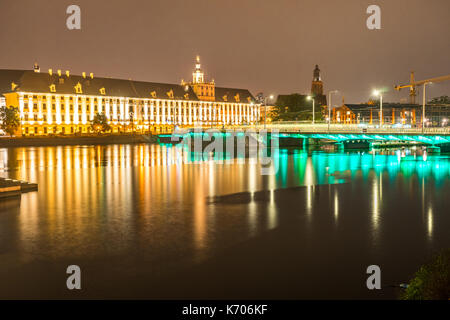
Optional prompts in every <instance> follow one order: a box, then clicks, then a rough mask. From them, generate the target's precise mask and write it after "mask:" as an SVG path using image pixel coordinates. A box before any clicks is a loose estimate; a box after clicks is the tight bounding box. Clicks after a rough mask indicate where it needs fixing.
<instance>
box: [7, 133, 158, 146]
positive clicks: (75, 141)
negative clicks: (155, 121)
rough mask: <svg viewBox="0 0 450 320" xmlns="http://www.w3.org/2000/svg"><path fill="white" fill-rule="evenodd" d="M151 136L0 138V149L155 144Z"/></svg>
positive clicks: (155, 140) (154, 139)
mask: <svg viewBox="0 0 450 320" xmlns="http://www.w3.org/2000/svg"><path fill="white" fill-rule="evenodd" d="M156 142H157V139H156V137H155V136H152V135H144V134H126V135H124V134H121V135H89V136H69V137H67V136H52V137H12V138H11V137H8V138H3V137H2V138H0V148H14V147H46V146H73V145H107V144H133V143H156Z"/></svg>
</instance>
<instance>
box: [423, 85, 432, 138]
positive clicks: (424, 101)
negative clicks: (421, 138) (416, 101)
mask: <svg viewBox="0 0 450 320" xmlns="http://www.w3.org/2000/svg"><path fill="white" fill-rule="evenodd" d="M427 84H431V82H425V83H424V84H423V106H422V133H423V132H425V123H426V119H425V107H426V105H427V94H426V91H427Z"/></svg>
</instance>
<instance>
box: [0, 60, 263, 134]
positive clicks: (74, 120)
mask: <svg viewBox="0 0 450 320" xmlns="http://www.w3.org/2000/svg"><path fill="white" fill-rule="evenodd" d="M0 94H2V95H3V98H4V99H2V104H4V105H6V106H14V107H17V108H18V110H19V115H20V123H21V127H20V129H19V131H18V133H17V134H18V135H25V136H29V135H34V136H38V135H51V134H62V135H72V134H88V133H90V132H92V128H91V121H92V120H93V119H94V117H95V115H96V114H104V115H105V116H106V118H107V120H108V123H109V125H110V126H111V131H112V133H123V132H142V133H154V134H158V133H170V132H172V131H173V130H174V128H175V127H180V128H192V127H204V128H206V127H208V128H210V127H220V128H221V127H224V126H238V125H252V124H255V123H257V122H258V119H259V117H260V111H259V104H258V103H257V101H256V100H255V98H254V97H253V95H252V94H251V93H250V92H249V91H248V90H246V89H232V88H223V87H216V86H215V83H214V81H212V82H207V81H205V75H204V72H203V71H202V69H201V65H200V58H199V57H197V63H196V68H195V71H194V73H193V80H192V82H184V81H182V83H181V84H180V85H177V84H164V83H154V82H143V81H132V80H123V79H111V78H98V77H94V75H93V74H92V73H91V74H89V75H86V73H84V72H83V74H82V75H81V76H78V75H71V74H70V72H69V71H66V72H65V73H62V72H61V70H57V71H56V72H53V70H51V69H50V70H49V71H48V73H42V72H40V69H39V67H38V66H37V65H35V67H34V70H0Z"/></svg>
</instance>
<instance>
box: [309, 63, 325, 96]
mask: <svg viewBox="0 0 450 320" xmlns="http://www.w3.org/2000/svg"><path fill="white" fill-rule="evenodd" d="M311 95H313V96H321V95H323V82H322V78H321V77H320V69H319V66H318V65H317V64H316V68H315V69H314V72H313V81H312V86H311Z"/></svg>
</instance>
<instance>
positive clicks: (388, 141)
mask: <svg viewBox="0 0 450 320" xmlns="http://www.w3.org/2000/svg"><path fill="white" fill-rule="evenodd" d="M211 128H215V129H219V130H243V131H245V130H255V131H260V130H264V129H266V130H267V131H268V132H269V133H270V134H272V135H274V134H277V135H278V137H279V139H280V145H283V141H284V142H288V141H291V142H292V145H301V144H303V143H304V142H305V141H308V142H311V141H322V142H323V141H326V142H329V143H333V144H336V145H338V146H344V147H345V148H367V147H370V146H371V145H374V144H381V145H386V146H387V145H425V146H428V147H429V148H430V150H434V151H436V150H437V149H438V148H444V149H447V148H448V149H449V150H450V127H444V128H424V129H421V128H405V127H392V126H382V127H378V126H361V125H344V124H330V125H328V124H326V123H319V124H314V125H313V124H310V123H300V122H282V123H271V124H267V125H266V126H264V125H262V124H261V125H253V126H225V127H220V128H219V127H214V126H213V127H203V128H189V130H194V129H198V130H200V129H202V130H207V129H211ZM162 136H163V135H160V137H162ZM165 136H166V137H168V136H169V135H165ZM299 139H301V140H302V142H301V143H299V141H298V140H299ZM288 144H289V143H288ZM433 148H434V149H433Z"/></svg>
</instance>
